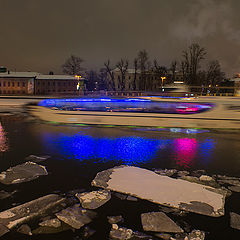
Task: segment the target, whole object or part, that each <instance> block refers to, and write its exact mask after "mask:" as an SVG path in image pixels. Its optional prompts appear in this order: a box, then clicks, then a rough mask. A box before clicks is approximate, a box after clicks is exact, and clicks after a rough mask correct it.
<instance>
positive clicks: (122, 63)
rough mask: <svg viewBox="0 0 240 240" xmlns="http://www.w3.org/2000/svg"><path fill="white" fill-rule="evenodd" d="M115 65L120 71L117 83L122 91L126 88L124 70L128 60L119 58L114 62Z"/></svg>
mask: <svg viewBox="0 0 240 240" xmlns="http://www.w3.org/2000/svg"><path fill="white" fill-rule="evenodd" d="M116 67H117V68H118V69H119V70H120V72H121V77H120V80H119V84H120V88H121V91H123V90H125V88H126V72H127V70H128V60H124V59H122V58H121V60H120V61H119V62H118V63H117V64H116Z"/></svg>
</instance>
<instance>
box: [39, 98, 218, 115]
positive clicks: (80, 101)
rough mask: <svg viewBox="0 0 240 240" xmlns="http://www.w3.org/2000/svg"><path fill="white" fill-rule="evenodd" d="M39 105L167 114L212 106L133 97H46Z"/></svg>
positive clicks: (63, 108)
mask: <svg viewBox="0 0 240 240" xmlns="http://www.w3.org/2000/svg"><path fill="white" fill-rule="evenodd" d="M39 106H44V107H49V108H56V109H59V110H65V111H100V112H104V111H105V112H144V113H168V114H194V113H200V112H204V111H207V110H210V109H212V108H213V107H214V105H213V104H211V103H193V102H161V101H151V100H148V99H135V98H128V99H112V98H76V99H74V98H73V99H46V100H43V101H41V102H40V103H39Z"/></svg>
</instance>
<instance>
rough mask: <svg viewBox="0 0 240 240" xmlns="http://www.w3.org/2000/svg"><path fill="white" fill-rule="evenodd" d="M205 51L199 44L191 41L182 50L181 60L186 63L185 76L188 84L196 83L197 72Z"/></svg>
mask: <svg viewBox="0 0 240 240" xmlns="http://www.w3.org/2000/svg"><path fill="white" fill-rule="evenodd" d="M206 54H207V53H206V51H205V49H204V48H202V47H200V46H199V44H197V43H193V44H191V45H190V46H189V48H188V50H186V51H183V59H184V60H183V61H184V62H185V64H186V67H187V68H186V70H187V72H186V76H187V79H186V80H187V83H188V84H193V83H194V84H197V73H198V70H199V68H200V62H201V60H203V59H204V58H205V55H206Z"/></svg>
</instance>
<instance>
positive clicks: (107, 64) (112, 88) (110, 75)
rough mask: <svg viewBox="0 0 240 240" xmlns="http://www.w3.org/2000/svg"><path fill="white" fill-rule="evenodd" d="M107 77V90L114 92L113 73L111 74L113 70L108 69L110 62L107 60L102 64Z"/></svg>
mask: <svg viewBox="0 0 240 240" xmlns="http://www.w3.org/2000/svg"><path fill="white" fill-rule="evenodd" d="M104 66H105V69H106V72H107V75H108V76H109V78H110V79H109V80H110V81H108V88H110V89H111V90H113V91H115V90H116V88H115V82H114V73H113V68H111V67H110V60H109V59H108V60H107V61H106V62H105V63H104Z"/></svg>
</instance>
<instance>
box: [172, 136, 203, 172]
mask: <svg viewBox="0 0 240 240" xmlns="http://www.w3.org/2000/svg"><path fill="white" fill-rule="evenodd" d="M173 146H174V147H173V149H174V156H175V158H176V165H178V166H180V167H186V168H190V167H191V166H192V165H193V163H194V158H195V156H196V154H197V149H198V147H199V143H198V142H197V141H196V139H194V138H178V139H174V143H173Z"/></svg>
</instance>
